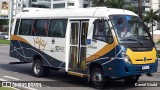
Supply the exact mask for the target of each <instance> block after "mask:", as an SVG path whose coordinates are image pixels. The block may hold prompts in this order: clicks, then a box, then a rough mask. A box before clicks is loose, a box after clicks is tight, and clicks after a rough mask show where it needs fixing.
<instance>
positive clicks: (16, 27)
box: [14, 19, 20, 35]
mask: <svg viewBox="0 0 160 90" xmlns="http://www.w3.org/2000/svg"><path fill="white" fill-rule="evenodd" d="M19 21H20V20H19V19H17V21H16V26H15V29H14V35H17V32H18V28H19Z"/></svg>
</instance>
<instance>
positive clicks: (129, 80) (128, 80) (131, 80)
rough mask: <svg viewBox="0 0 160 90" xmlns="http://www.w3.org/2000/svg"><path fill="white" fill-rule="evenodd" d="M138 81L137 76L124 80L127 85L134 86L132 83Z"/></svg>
mask: <svg viewBox="0 0 160 90" xmlns="http://www.w3.org/2000/svg"><path fill="white" fill-rule="evenodd" d="M138 80H139V76H136V75H135V76H129V77H126V78H124V81H125V82H126V83H127V84H134V83H137V82H138Z"/></svg>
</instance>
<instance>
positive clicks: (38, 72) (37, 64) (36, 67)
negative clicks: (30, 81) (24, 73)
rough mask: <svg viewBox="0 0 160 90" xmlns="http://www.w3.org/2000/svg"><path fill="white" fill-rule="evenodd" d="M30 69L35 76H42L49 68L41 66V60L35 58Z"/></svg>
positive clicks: (47, 72) (45, 74) (46, 73)
mask: <svg viewBox="0 0 160 90" xmlns="http://www.w3.org/2000/svg"><path fill="white" fill-rule="evenodd" d="M32 71H33V75H34V76H35V77H43V76H47V75H48V74H49V72H50V69H49V68H48V67H45V66H43V64H42V61H41V60H39V59H37V60H35V61H34V62H33V65H32Z"/></svg>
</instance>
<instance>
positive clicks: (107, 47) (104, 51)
mask: <svg viewBox="0 0 160 90" xmlns="http://www.w3.org/2000/svg"><path fill="white" fill-rule="evenodd" d="M117 45H118V41H117V39H116V37H114V42H113V43H112V44H107V45H105V46H104V47H103V48H102V49H101V50H99V51H98V52H96V53H95V54H93V55H91V56H90V57H88V58H87V59H86V61H87V62H90V61H93V60H95V59H97V58H99V57H101V56H103V55H105V54H107V53H108V52H110V51H111V50H113V49H114V48H115V47H116V46H117Z"/></svg>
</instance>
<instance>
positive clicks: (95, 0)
mask: <svg viewBox="0 0 160 90" xmlns="http://www.w3.org/2000/svg"><path fill="white" fill-rule="evenodd" d="M91 1H92V4H93V6H95V7H98V6H107V0H91Z"/></svg>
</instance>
